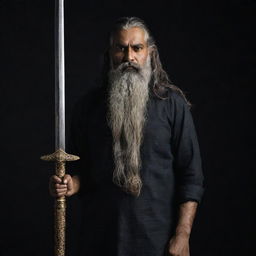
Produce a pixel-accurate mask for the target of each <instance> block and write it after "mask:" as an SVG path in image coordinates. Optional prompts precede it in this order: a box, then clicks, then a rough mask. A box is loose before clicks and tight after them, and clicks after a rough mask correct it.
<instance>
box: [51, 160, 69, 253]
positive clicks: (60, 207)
mask: <svg viewBox="0 0 256 256" xmlns="http://www.w3.org/2000/svg"><path fill="white" fill-rule="evenodd" d="M56 175H57V176H58V177H60V178H63V177H64V175H65V162H62V161H57V162H56ZM54 217H55V220H54V230H55V234H54V239H55V245H54V251H55V256H64V255H65V230H66V198H65V196H62V197H59V198H57V199H55V205H54Z"/></svg>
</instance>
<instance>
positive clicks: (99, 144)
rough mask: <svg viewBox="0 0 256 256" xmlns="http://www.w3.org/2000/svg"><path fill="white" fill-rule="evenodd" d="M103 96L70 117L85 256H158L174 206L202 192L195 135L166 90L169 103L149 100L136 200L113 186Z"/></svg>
mask: <svg viewBox="0 0 256 256" xmlns="http://www.w3.org/2000/svg"><path fill="white" fill-rule="evenodd" d="M106 98H107V97H106V92H105V91H104V90H101V91H100V92H96V93H93V94H90V95H88V96H87V97H86V98H84V99H83V101H81V103H80V104H79V107H78V111H77V112H76V113H75V114H74V121H73V125H72V129H71V131H72V133H71V136H72V137H71V142H72V146H71V148H70V152H71V153H75V154H77V155H79V156H80V157H81V160H80V161H79V163H77V164H76V165H77V166H76V167H75V168H76V170H75V173H76V174H78V175H80V177H81V182H82V186H81V190H80V196H81V199H82V203H83V217H84V218H83V227H82V228H81V231H82V234H81V248H80V251H81V254H79V255H81V256H82V255H83V256H88V255H89V256H102V255H111V256H164V255H166V248H167V244H168V241H169V239H170V237H171V236H172V234H173V231H174V229H175V226H176V220H177V216H176V215H177V210H178V204H180V203H182V202H185V201H188V200H194V201H197V202H200V200H201V197H202V194H203V175H202V169H201V159H200V152H199V146H198V142H197V137H196V132H195V128H194V124H193V120H192V117H191V113H190V110H189V108H188V106H187V104H186V103H185V101H184V99H183V98H182V97H181V96H180V95H178V94H177V93H176V92H173V91H172V90H171V89H169V91H168V99H165V100H162V99H159V98H156V97H155V96H152V95H151V97H150V100H149V102H148V106H147V108H148V109H147V111H148V116H147V122H146V125H145V128H144V140H143V144H142V147H141V158H142V168H141V178H142V182H143V186H142V190H141V194H140V196H139V197H134V196H132V195H129V194H126V193H125V192H123V191H122V190H121V189H120V188H119V187H117V186H116V185H115V184H114V183H113V182H112V172H113V168H114V167H113V165H114V163H113V156H112V135H111V131H110V129H109V127H108V125H107V120H106V113H107V101H106Z"/></svg>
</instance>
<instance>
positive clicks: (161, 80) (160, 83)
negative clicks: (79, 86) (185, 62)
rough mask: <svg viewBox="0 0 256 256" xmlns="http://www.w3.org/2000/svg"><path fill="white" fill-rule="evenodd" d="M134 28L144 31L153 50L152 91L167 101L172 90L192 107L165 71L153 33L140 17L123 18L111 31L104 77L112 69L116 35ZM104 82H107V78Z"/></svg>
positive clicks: (105, 58) (105, 59) (146, 39)
mask: <svg viewBox="0 0 256 256" xmlns="http://www.w3.org/2000/svg"><path fill="white" fill-rule="evenodd" d="M133 27H138V28H141V29H142V30H144V32H145V41H146V42H147V45H148V47H150V48H151V49H152V50H151V66H152V88H151V89H152V91H153V93H154V94H155V95H156V96H157V97H158V98H160V99H166V98H167V97H165V96H164V95H166V92H167V88H170V89H172V90H173V91H175V92H177V93H178V94H180V95H181V96H182V97H183V98H184V100H185V102H186V103H187V104H188V105H189V106H191V104H190V102H189V101H188V100H187V98H186V96H185V94H184V93H183V91H182V90H181V89H180V88H179V87H177V86H176V85H174V84H173V83H172V82H171V80H170V79H169V77H168V75H167V73H166V71H165V70H164V69H163V67H162V63H161V61H160V57H159V52H158V48H157V46H156V43H155V40H154V38H153V36H152V33H151V31H150V30H149V28H148V27H147V25H146V24H145V22H144V21H143V20H142V19H140V18H138V17H121V18H119V19H118V20H117V21H116V22H115V24H114V26H113V28H112V30H111V31H110V42H109V43H110V45H109V47H108V49H107V51H106V53H105V56H104V67H103V76H106V73H107V72H108V71H109V68H110V64H109V63H110V61H109V48H110V47H111V46H112V44H113V36H114V34H115V33H116V32H117V31H119V30H122V29H130V28H133ZM104 80H105V81H106V78H105V79H104Z"/></svg>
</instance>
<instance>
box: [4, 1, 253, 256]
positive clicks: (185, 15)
mask: <svg viewBox="0 0 256 256" xmlns="http://www.w3.org/2000/svg"><path fill="white" fill-rule="evenodd" d="M255 7H256V4H255V1H252V0H251V1H250V0H247V1H242V0H233V1H189V0H187V1H185V0H173V1H162V0H158V1H155V2H154V3H153V2H149V1H137V2H136V1H124V2H122V1H102V3H100V2H99V1H97V2H96V1H82V0H77V1H75V0H72V1H71V0H69V1H66V20H65V22H66V103H67V104H66V108H67V109H66V112H67V125H68V124H69V120H70V115H71V110H72V108H73V106H74V103H75V102H76V101H77V99H78V98H79V97H80V96H81V95H82V94H83V93H85V92H86V91H88V90H89V89H90V88H92V86H95V79H96V78H97V77H98V75H99V72H100V67H101V63H102V55H103V52H104V49H105V47H106V43H107V38H106V36H107V32H108V29H109V28H110V26H111V24H112V23H113V21H114V20H115V19H116V18H117V17H120V16H138V17H141V18H142V19H145V21H146V22H147V24H148V25H149V27H150V28H151V30H152V32H153V35H154V36H155V38H156V41H157V44H158V46H159V50H160V57H161V60H162V62H163V65H164V67H165V69H166V70H167V71H168V73H169V75H170V77H171V79H172V80H173V81H174V82H175V84H176V85H178V86H179V87H181V88H182V89H183V90H184V91H185V92H186V93H187V96H188V98H189V99H190V101H191V102H192V103H193V108H192V113H193V116H194V120H195V124H196V128H197V132H198V137H199V142H200V146H201V152H202V158H203V166H204V174H205V185H206V191H205V195H204V198H203V202H202V204H201V206H200V209H199V212H198V215H197V218H196V220H195V224H194V228H193V233H192V237H191V251H192V256H211V255H214V256H216V255H217V256H222V255H225V256H226V255H241V256H242V255H253V253H252V254H250V253H249V252H250V250H251V249H253V248H254V251H255V245H254V243H255V232H254V230H253V224H254V222H255V221H254V217H255V216H253V209H252V204H253V199H254V202H255V174H254V172H255V155H254V154H253V153H254V152H253V149H254V147H255V144H254V142H253V140H254V139H255V126H254V125H253V123H254V121H255V113H254V107H253V103H254V98H255V96H254V92H253V89H254V88H253V87H254V86H255V82H256V81H255V80H256V79H255V76H254V74H255V60H256V58H255V54H254V52H253V46H254V42H253V40H252V37H253V34H254V33H255V26H254V25H253V21H254V19H255V18H254V15H255V9H256V8H255ZM53 13H54V1H53V0H0V65H1V67H0V79H1V80H0V81H1V83H0V97H1V98H0V106H1V107H0V121H1V123H0V124H1V126H0V129H1V130H0V131H1V132H0V156H1V167H0V168H1V177H0V189H1V190H0V207H1V210H0V213H1V218H0V232H1V233H0V255H1V256H13V255H27V256H30V255H31V256H32V255H33V256H41V255H52V251H53V249H52V246H53V242H52V240H53V238H52V236H53V217H52V207H53V199H52V198H51V197H50V196H49V195H48V178H49V176H50V175H52V174H53V172H54V167H53V165H51V164H50V163H45V162H43V161H41V160H40V159H39V157H40V156H41V155H43V154H48V153H51V152H53V151H54V17H53ZM253 64H254V66H253ZM71 153H72V152H71ZM68 169H69V170H70V173H72V166H71V165H70V166H68ZM79 209H80V206H79V202H78V199H77V198H76V196H74V197H73V198H70V199H68V217H67V218H68V220H67V221H68V233H67V239H68V241H67V251H68V255H71V256H73V255H74V251H75V249H76V241H77V235H78V229H79V219H80V215H79ZM253 232H254V233H253ZM92 256H93V255H92Z"/></svg>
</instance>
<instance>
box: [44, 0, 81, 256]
mask: <svg viewBox="0 0 256 256" xmlns="http://www.w3.org/2000/svg"><path fill="white" fill-rule="evenodd" d="M41 159H42V160H44V161H54V162H55V173H56V175H57V176H58V177H59V178H61V179H63V177H64V175H65V164H66V161H75V160H78V159H79V157H78V156H75V155H70V154H67V153H66V152H65V51H64V0H55V152H54V153H53V154H50V155H45V156H42V157H41ZM54 217H55V220H54V229H55V234H54V237H55V238H54V240H55V244H54V251H55V256H64V255H65V227H66V218H65V217H66V199H65V196H61V197H59V198H56V199H55V204H54Z"/></svg>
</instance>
